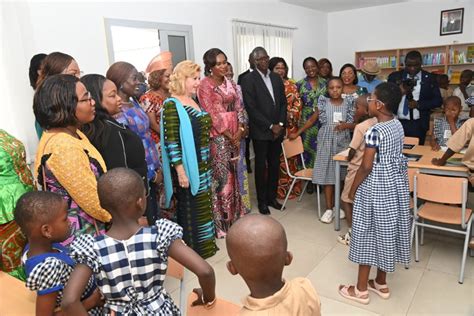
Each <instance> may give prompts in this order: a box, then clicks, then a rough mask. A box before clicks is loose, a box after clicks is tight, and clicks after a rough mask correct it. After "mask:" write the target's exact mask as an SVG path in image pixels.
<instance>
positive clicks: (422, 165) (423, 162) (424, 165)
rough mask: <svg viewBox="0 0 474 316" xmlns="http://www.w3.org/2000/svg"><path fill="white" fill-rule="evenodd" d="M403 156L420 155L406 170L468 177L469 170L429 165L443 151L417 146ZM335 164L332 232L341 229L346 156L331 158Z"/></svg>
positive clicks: (464, 167)
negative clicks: (342, 189)
mask: <svg viewBox="0 0 474 316" xmlns="http://www.w3.org/2000/svg"><path fill="white" fill-rule="evenodd" d="M403 153H404V154H412V155H421V158H420V159H419V160H418V161H409V162H408V168H418V169H419V170H420V172H421V173H430V174H436V175H444V176H456V177H466V178H467V177H468V176H469V169H468V168H467V167H466V166H464V165H462V166H435V165H433V164H432V163H431V160H432V159H433V158H441V156H443V153H444V152H443V151H441V150H440V151H433V150H431V147H430V146H421V145H417V146H415V147H413V148H412V149H404V150H403ZM462 157H463V155H462V154H455V155H454V156H453V157H452V158H462ZM333 160H334V161H335V162H336V184H335V192H334V199H335V201H334V207H335V213H336V214H335V219H334V230H340V229H341V219H340V218H339V213H340V211H339V210H340V206H341V201H340V198H341V166H347V165H348V164H349V163H348V162H347V156H344V155H340V154H337V155H335V156H334V157H333Z"/></svg>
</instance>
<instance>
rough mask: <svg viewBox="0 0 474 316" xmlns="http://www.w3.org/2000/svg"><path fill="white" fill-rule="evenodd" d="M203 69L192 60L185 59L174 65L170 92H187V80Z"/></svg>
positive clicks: (176, 93) (178, 93) (181, 93)
mask: <svg viewBox="0 0 474 316" xmlns="http://www.w3.org/2000/svg"><path fill="white" fill-rule="evenodd" d="M200 71H201V67H200V66H199V65H198V64H196V63H194V62H192V61H191V60H184V61H182V62H180V63H179V64H177V65H176V67H174V70H173V74H171V76H170V85H169V87H170V93H171V94H174V95H184V94H185V93H186V89H185V81H186V79H187V78H190V77H192V76H194V75H195V74H196V73H197V72H200Z"/></svg>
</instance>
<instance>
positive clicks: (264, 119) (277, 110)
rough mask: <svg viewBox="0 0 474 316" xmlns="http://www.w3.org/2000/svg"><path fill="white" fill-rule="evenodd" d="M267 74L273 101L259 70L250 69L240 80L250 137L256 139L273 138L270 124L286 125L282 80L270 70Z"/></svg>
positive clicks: (285, 105) (285, 104)
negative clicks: (280, 123) (270, 83)
mask: <svg viewBox="0 0 474 316" xmlns="http://www.w3.org/2000/svg"><path fill="white" fill-rule="evenodd" d="M269 76H270V80H271V82H272V87H273V95H274V98H275V102H274V101H273V99H272V96H271V94H270V92H269V91H268V89H267V86H266V85H265V82H264V81H263V79H262V76H261V75H260V72H259V71H257V70H254V71H252V72H251V73H249V74H247V75H246V76H245V77H243V80H242V94H243V96H244V104H245V109H246V110H247V113H248V116H249V128H250V138H252V139H256V140H273V133H272V131H271V130H270V125H272V124H278V123H279V122H282V123H283V124H285V125H286V107H287V103H286V96H285V86H284V85H283V80H281V78H280V76H278V75H277V74H275V73H273V72H270V74H269ZM281 138H283V135H282V137H281Z"/></svg>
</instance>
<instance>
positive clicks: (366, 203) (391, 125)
mask: <svg viewBox="0 0 474 316" xmlns="http://www.w3.org/2000/svg"><path fill="white" fill-rule="evenodd" d="M403 138H404V133H403V127H402V125H401V123H400V122H399V121H398V120H397V119H393V120H390V121H387V122H381V123H377V124H376V125H374V126H372V127H371V128H370V129H369V130H368V131H367V133H366V134H365V142H366V148H375V149H376V150H377V153H376V155H375V157H374V164H373V167H372V172H371V173H370V174H369V175H368V176H367V178H366V179H365V180H364V182H362V184H361V185H360V186H359V188H358V190H357V192H356V195H355V199H354V211H353V213H352V234H351V242H350V249H349V260H351V261H353V262H355V263H358V264H362V265H370V266H376V267H377V268H378V269H380V270H382V271H385V272H393V271H395V263H403V264H408V263H409V262H410V229H411V216H410V208H409V205H410V204H409V200H410V193H409V187H408V173H407V168H408V162H407V159H406V157H405V156H404V155H403V154H402V149H403Z"/></svg>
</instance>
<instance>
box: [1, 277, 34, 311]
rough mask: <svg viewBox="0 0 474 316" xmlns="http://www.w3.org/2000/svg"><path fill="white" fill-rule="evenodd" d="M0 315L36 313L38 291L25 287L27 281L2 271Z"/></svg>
mask: <svg viewBox="0 0 474 316" xmlns="http://www.w3.org/2000/svg"><path fill="white" fill-rule="evenodd" d="M0 297H1V298H0V302H1V303H0V315H2V316H14V315H34V314H35V308H36V293H35V292H33V291H30V290H29V289H27V288H26V287H25V283H23V282H22V281H20V280H18V279H16V278H14V277H12V276H11V275H9V274H7V273H5V272H3V271H0Z"/></svg>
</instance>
